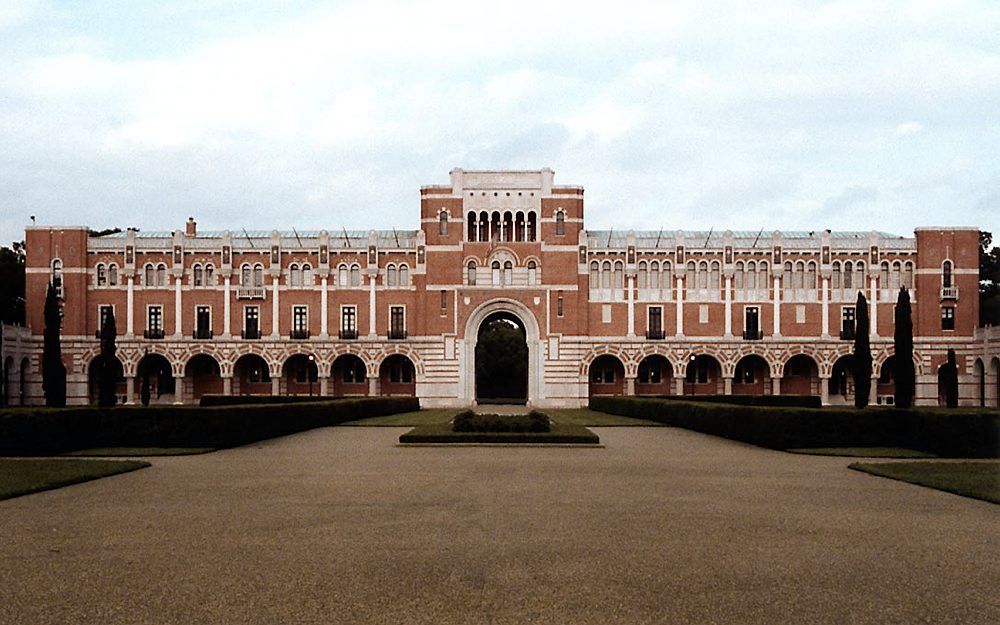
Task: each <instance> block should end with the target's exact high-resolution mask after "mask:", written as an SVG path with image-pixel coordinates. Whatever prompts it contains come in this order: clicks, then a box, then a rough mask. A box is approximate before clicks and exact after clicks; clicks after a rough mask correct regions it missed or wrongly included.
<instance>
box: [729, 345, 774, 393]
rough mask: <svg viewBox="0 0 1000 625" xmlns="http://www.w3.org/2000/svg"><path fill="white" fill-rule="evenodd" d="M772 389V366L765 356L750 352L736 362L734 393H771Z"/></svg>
mask: <svg viewBox="0 0 1000 625" xmlns="http://www.w3.org/2000/svg"><path fill="white" fill-rule="evenodd" d="M771 389H772V386H771V368H770V367H769V366H768V365H767V361H766V360H764V358H763V357H761V356H758V355H757V354H750V355H749V356H744V357H743V358H741V359H740V361H739V362H737V363H736V369H735V372H734V375H733V395H769V394H770V393H771Z"/></svg>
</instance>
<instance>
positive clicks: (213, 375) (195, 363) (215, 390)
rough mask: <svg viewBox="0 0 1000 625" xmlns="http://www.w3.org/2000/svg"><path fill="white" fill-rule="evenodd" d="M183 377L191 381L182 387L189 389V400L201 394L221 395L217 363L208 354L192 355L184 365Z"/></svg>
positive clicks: (220, 373)
mask: <svg viewBox="0 0 1000 625" xmlns="http://www.w3.org/2000/svg"><path fill="white" fill-rule="evenodd" d="M184 377H185V378H186V379H187V380H190V381H191V383H190V384H185V385H184V388H185V389H187V388H190V389H191V400H192V401H195V402H197V401H199V400H200V399H201V398H202V396H203V395H221V394H222V392H223V390H224V389H223V382H222V372H221V371H220V369H219V363H218V361H217V360H215V358H213V357H212V356H209V355H208V354H196V355H195V356H192V357H191V360H189V361H188V362H187V366H185V367H184Z"/></svg>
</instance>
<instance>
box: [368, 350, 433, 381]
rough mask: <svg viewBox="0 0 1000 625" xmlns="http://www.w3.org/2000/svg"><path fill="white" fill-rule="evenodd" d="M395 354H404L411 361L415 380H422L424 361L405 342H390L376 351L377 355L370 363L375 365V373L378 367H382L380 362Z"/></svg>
mask: <svg viewBox="0 0 1000 625" xmlns="http://www.w3.org/2000/svg"><path fill="white" fill-rule="evenodd" d="M396 355H400V356H406V358H407V359H408V360H409V361H410V362H411V363H413V369H414V372H415V374H416V376H417V380H418V381H422V380H423V377H424V361H423V359H422V358H421V357H420V354H419V353H417V351H416V350H415V349H413V348H412V347H410V346H409V345H406V344H405V343H391V344H389V345H385V346H384V347H383V348H382V351H380V352H379V353H378V355H377V357H376V358H374V359H373V363H372V364H374V366H375V369H376V374H377V371H378V369H380V368H381V367H382V363H383V362H385V360H386V359H387V358H390V357H392V356H396Z"/></svg>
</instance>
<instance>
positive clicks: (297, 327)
mask: <svg viewBox="0 0 1000 625" xmlns="http://www.w3.org/2000/svg"><path fill="white" fill-rule="evenodd" d="M308 331H309V309H308V307H306V306H292V332H294V333H296V334H302V333H305V332H308Z"/></svg>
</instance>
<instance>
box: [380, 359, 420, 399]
mask: <svg viewBox="0 0 1000 625" xmlns="http://www.w3.org/2000/svg"><path fill="white" fill-rule="evenodd" d="M378 377H379V388H380V389H381V394H382V395H385V396H390V397H413V396H414V395H416V394H417V374H416V370H415V369H414V367H413V363H412V362H410V359H409V358H407V357H406V356H404V355H402V354H393V355H392V356H389V357H388V358H386V359H385V360H383V361H382V365H381V366H380V367H379V371H378Z"/></svg>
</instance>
